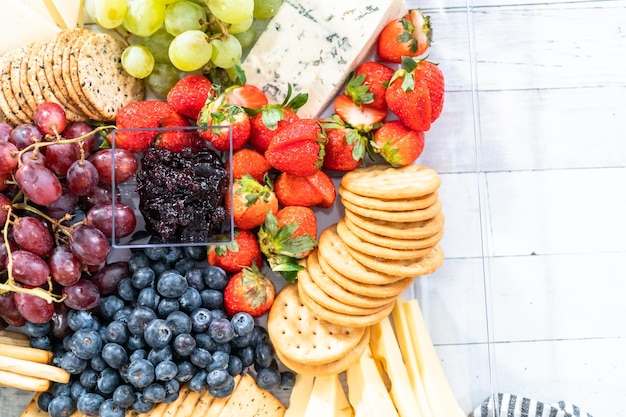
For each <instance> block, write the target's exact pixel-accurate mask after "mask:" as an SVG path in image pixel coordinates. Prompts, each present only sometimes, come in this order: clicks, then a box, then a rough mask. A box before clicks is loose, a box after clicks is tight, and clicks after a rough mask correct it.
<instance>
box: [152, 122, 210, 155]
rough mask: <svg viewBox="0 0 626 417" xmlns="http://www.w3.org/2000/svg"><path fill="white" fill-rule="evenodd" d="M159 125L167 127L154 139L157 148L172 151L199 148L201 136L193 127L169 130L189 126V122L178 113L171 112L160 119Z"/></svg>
mask: <svg viewBox="0 0 626 417" xmlns="http://www.w3.org/2000/svg"><path fill="white" fill-rule="evenodd" d="M159 125H160V127H162V128H168V129H167V130H165V131H163V132H161V133H159V135H158V136H157V137H156V139H155V141H154V146H155V147H157V148H165V149H169V150H170V151H172V152H180V151H182V150H183V148H192V149H194V150H195V149H199V148H200V145H201V143H202V138H200V136H199V135H198V133H197V131H196V130H195V129H185V130H174V129H172V130H170V129H169V128H174V127H189V126H191V123H189V121H188V120H187V119H186V118H185V117H183V116H182V115H181V114H179V113H172V114H171V115H169V116H167V117H165V118H163V119H161V120H160V121H159Z"/></svg>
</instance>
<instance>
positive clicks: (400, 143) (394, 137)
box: [372, 120, 424, 167]
mask: <svg viewBox="0 0 626 417" xmlns="http://www.w3.org/2000/svg"><path fill="white" fill-rule="evenodd" d="M372 146H373V148H374V152H377V153H379V154H380V155H381V156H382V157H383V159H384V160H385V161H387V162H389V164H391V165H392V166H394V167H401V166H405V165H409V164H412V163H413V162H415V160H416V159H417V158H419V156H420V155H421V154H422V151H423V150H424V132H421V131H417V130H412V129H409V128H408V127H406V126H405V125H403V124H402V122H400V121H399V120H392V121H390V122H387V123H385V124H384V125H382V126H381V127H380V128H379V129H378V130H376V132H374V139H373V143H372Z"/></svg>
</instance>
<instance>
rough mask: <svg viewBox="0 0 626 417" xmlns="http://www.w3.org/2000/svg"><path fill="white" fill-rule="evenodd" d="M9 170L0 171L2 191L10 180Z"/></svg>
mask: <svg viewBox="0 0 626 417" xmlns="http://www.w3.org/2000/svg"><path fill="white" fill-rule="evenodd" d="M11 175H13V174H12V173H11V172H0V191H4V190H6V189H7V188H9V181H11Z"/></svg>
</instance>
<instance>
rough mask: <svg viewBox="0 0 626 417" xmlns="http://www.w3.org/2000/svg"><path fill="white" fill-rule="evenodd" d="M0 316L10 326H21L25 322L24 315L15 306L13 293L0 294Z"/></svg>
mask: <svg viewBox="0 0 626 417" xmlns="http://www.w3.org/2000/svg"><path fill="white" fill-rule="evenodd" d="M0 317H2V318H3V319H4V321H6V322H7V323H8V324H9V325H11V326H15V327H22V326H23V325H24V324H26V320H24V317H22V315H21V314H20V313H19V311H17V309H16V308H15V300H14V299H13V293H10V292H7V293H4V294H0Z"/></svg>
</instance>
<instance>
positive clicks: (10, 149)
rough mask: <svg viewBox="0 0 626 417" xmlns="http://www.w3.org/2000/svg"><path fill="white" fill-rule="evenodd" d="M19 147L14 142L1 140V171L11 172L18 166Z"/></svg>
mask: <svg viewBox="0 0 626 417" xmlns="http://www.w3.org/2000/svg"><path fill="white" fill-rule="evenodd" d="M17 158H18V149H17V146H15V144H14V143H12V142H0V172H11V171H13V170H14V169H15V168H16V167H17V163H18V159H17Z"/></svg>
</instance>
